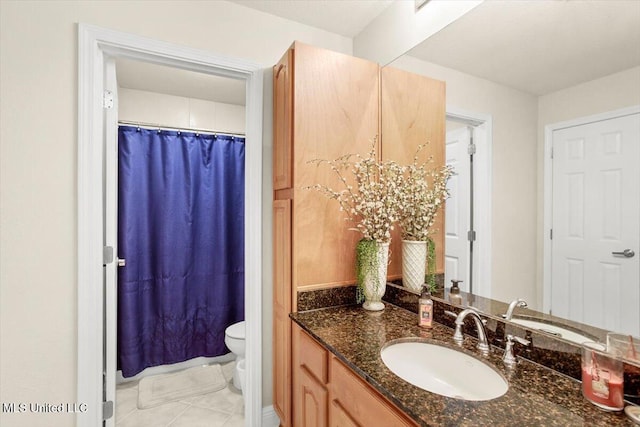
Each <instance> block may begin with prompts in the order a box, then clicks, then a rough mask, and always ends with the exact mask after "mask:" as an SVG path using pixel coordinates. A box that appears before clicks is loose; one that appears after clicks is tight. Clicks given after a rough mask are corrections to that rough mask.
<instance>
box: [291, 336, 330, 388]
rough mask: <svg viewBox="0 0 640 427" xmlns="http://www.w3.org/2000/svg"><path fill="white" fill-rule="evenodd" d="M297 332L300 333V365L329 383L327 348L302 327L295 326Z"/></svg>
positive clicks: (318, 378) (322, 381) (320, 380)
mask: <svg viewBox="0 0 640 427" xmlns="http://www.w3.org/2000/svg"><path fill="white" fill-rule="evenodd" d="M295 333H296V334H297V335H298V336H297V338H298V340H299V341H298V344H299V347H298V349H299V350H298V357H299V358H298V363H299V365H300V366H301V367H304V368H306V369H307V371H309V372H310V373H311V374H312V375H313V376H315V377H316V379H317V380H318V381H319V382H320V383H322V384H327V382H328V381H329V375H328V372H327V365H328V354H327V350H325V349H324V348H323V347H322V346H321V345H320V344H318V343H317V342H316V341H315V340H314V339H313V338H311V337H310V336H309V335H308V334H307V333H305V332H304V331H303V330H302V329H300V328H295Z"/></svg>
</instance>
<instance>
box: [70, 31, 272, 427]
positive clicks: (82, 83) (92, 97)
mask: <svg viewBox="0 0 640 427" xmlns="http://www.w3.org/2000/svg"><path fill="white" fill-rule="evenodd" d="M78 39H79V48H78V58H79V70H78V86H79V87H78V94H79V101H78V284H79V285H78V401H81V402H85V403H87V408H88V410H87V411H86V412H84V413H79V414H78V417H77V420H78V421H77V424H78V425H79V426H95V425H107V426H110V425H113V418H114V417H113V403H112V402H113V398H114V394H115V378H114V377H115V362H114V357H113V356H114V354H115V344H114V343H115V333H114V331H115V325H116V320H115V313H114V312H113V310H110V309H108V307H115V304H114V300H113V299H114V295H115V287H114V286H115V276H116V274H115V270H116V268H117V267H116V265H117V259H116V258H117V251H114V248H115V249H117V237H116V236H117V233H116V224H115V218H116V215H115V212H113V207H114V206H115V204H114V203H112V201H113V200H114V199H115V197H116V194H117V192H116V189H115V185H114V183H115V182H116V180H115V174H116V170H117V169H116V165H117V163H116V160H115V159H116V155H117V152H115V150H114V145H113V141H115V140H116V133H117V119H118V118H117V113H115V112H114V111H113V109H110V108H109V105H110V99H109V92H110V90H109V89H110V88H111V89H113V87H114V86H112V85H114V84H115V65H114V61H113V59H117V58H127V59H131V60H136V61H141V62H147V63H153V64H160V65H164V66H167V67H169V68H175V69H182V70H190V71H196V72H199V73H204V74H208V75H214V76H219V77H227V78H232V79H237V80H240V81H242V82H244V85H245V87H246V132H245V133H246V139H247V144H246V148H245V150H246V152H245V165H246V169H245V186H244V188H245V192H244V193H245V197H244V199H245V200H244V202H245V203H244V205H245V206H244V216H245V223H244V234H245V237H244V248H245V262H244V265H245V272H246V275H245V285H244V295H245V310H244V311H245V320H246V354H247V356H246V360H245V361H246V368H245V369H246V371H245V372H246V384H247V386H246V390H245V393H244V398H245V411H244V415H245V423H246V425H252V426H254V425H255V426H260V425H262V372H261V369H262V360H261V354H262V351H261V348H262V337H261V335H262V329H261V323H262V305H261V304H262V266H261V262H262V256H261V251H262V223H261V215H260V212H261V210H262V202H261V201H262V96H263V94H262V83H263V77H262V67H261V66H259V65H258V64H253V63H250V62H247V61H244V60H238V59H234V58H226V57H221V56H218V55H213V54H211V53H208V52H202V51H198V50H194V49H190V48H185V47H182V46H176V45H172V44H170V43H164V42H160V41H157V40H152V39H148V38H144V37H139V36H134V35H130V34H125V33H120V32H115V31H111V30H107V29H103V28H99V27H95V26H90V25H85V24H80V25H79V31H78ZM111 94H112V95H113V92H112V91H111ZM111 102H112V100H111ZM111 105H113V104H111ZM109 141H112V142H111V143H110V142H109ZM112 373H113V374H112Z"/></svg>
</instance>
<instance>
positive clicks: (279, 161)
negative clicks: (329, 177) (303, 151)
mask: <svg viewBox="0 0 640 427" xmlns="http://www.w3.org/2000/svg"><path fill="white" fill-rule="evenodd" d="M292 66H293V49H289V50H288V51H287V53H285V55H284V56H283V57H282V59H281V60H280V62H278V63H277V64H276V65H275V66H274V67H273V189H274V190H282V189H285V188H291V185H292V179H293V176H292V169H293V165H292V161H293V158H292V157H293V147H292V145H291V143H292V141H291V139H292V134H293V127H292V125H291V123H292V122H291V120H292V116H291V115H292V111H291V109H292V107H293V101H292V96H293V86H292V83H293V79H292V75H291V74H292V70H291V67H292Z"/></svg>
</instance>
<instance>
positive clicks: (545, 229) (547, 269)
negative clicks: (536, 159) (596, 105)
mask: <svg viewBox="0 0 640 427" xmlns="http://www.w3.org/2000/svg"><path fill="white" fill-rule="evenodd" d="M638 113H640V105H635V106H632V107H626V108H621V109H618V110H612V111H606V112H604V113H598V114H593V115H589V116H583V117H578V118H575V119H571V120H566V121H563V122H558V123H552V124H549V125H545V127H544V201H543V203H544V206H543V210H544V211H543V216H544V220H543V226H542V241H543V242H544V244H543V252H542V258H543V260H542V262H543V273H542V274H543V276H542V277H543V278H542V282H543V285H542V310H543V311H544V312H545V313H548V312H549V310H550V309H551V287H552V285H553V284H552V283H551V262H552V260H553V254H552V253H551V228H552V226H553V223H552V221H553V198H552V197H553V157H552V148H553V132H554V131H556V130H560V129H566V128H570V127H575V126H582V125H586V124H589V123H594V122H600V121H603V120H610V119H615V118H617V117H623V116H629V115H632V114H638Z"/></svg>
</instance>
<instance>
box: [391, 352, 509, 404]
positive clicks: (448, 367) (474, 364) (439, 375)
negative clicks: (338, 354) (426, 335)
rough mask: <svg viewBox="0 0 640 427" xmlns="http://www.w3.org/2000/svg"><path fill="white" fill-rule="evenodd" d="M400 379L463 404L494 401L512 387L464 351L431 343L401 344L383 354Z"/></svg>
mask: <svg viewBox="0 0 640 427" xmlns="http://www.w3.org/2000/svg"><path fill="white" fill-rule="evenodd" d="M380 356H381V357H382V361H383V362H384V364H385V365H387V367H388V368H389V369H390V370H391V372H393V373H394V374H396V375H397V376H399V377H400V378H402V379H403V380H405V381H407V382H408V383H411V384H413V385H414V386H416V387H420V388H421V389H423V390H427V391H430V392H431V393H437V394H440V395H442V396H447V397H453V398H456V399H462V400H491V399H495V398H497V397H500V396H502V395H503V394H505V393H506V392H507V389H508V388H509V385H508V383H507V381H506V380H505V379H504V378H503V377H502V375H500V374H499V373H498V372H497V371H495V370H494V369H493V368H491V367H490V366H489V365H487V364H486V363H484V362H482V361H481V360H479V359H476V358H475V357H473V356H469V355H468V354H466V353H463V352H461V351H457V350H453V349H451V348H448V347H443V346H440V345H437V344H431V343H427V342H400V343H396V344H391V345H389V346H387V347H385V348H383V349H382V351H381V352H380Z"/></svg>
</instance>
